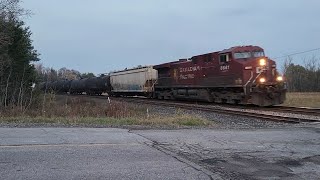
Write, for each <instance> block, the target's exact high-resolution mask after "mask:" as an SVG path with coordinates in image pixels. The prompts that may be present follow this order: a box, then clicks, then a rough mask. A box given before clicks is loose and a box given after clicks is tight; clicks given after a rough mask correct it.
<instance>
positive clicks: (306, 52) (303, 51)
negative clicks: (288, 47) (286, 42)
mask: <svg viewBox="0 0 320 180" xmlns="http://www.w3.org/2000/svg"><path fill="white" fill-rule="evenodd" d="M318 50H320V48H316V49H310V50H307V51H302V52H296V53H292V54H288V55H285V56H279V57H276V58H273V59H280V58H285V57H288V56H294V55H298V54H304V53H309V52H312V51H318Z"/></svg>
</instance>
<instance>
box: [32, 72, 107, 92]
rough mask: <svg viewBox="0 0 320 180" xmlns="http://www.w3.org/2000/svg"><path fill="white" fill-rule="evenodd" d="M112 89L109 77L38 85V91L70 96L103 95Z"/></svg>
mask: <svg viewBox="0 0 320 180" xmlns="http://www.w3.org/2000/svg"><path fill="white" fill-rule="evenodd" d="M110 88H111V86H110V77H109V76H101V77H93V78H85V79H80V80H59V81H54V82H42V83H40V84H39V85H38V89H40V90H41V91H47V92H55V93H70V94H83V93H86V94H88V95H101V94H102V93H105V92H110Z"/></svg>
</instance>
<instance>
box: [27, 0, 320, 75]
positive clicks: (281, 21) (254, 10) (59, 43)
mask: <svg viewBox="0 0 320 180" xmlns="http://www.w3.org/2000/svg"><path fill="white" fill-rule="evenodd" d="M24 6H25V7H26V8H29V9H30V10H32V11H33V12H34V13H35V15H34V16H32V17H31V18H29V19H27V24H28V25H30V27H31V30H32V31H33V39H34V44H35V47H36V48H37V49H38V50H39V51H40V53H41V54H42V56H41V58H42V62H43V63H44V64H45V65H47V66H53V67H55V68H59V67H63V66H66V67H68V68H75V69H79V70H80V71H83V72H86V71H92V72H95V73H101V72H107V71H110V70H115V69H122V68H125V67H131V66H136V65H139V64H142V65H144V64H157V63H162V62H167V61H171V60H176V59H178V58H183V57H190V56H192V55H196V54H201V53H206V52H210V51H216V50H222V49H224V48H228V47H230V46H235V45H245V44H255V45H260V46H262V47H263V48H265V50H266V52H267V53H268V55H269V56H271V57H275V56H279V55H283V54H284V53H287V52H296V51H300V50H307V49H312V48H315V47H319V37H320V31H319V29H320V24H319V23H316V22H317V21H316V18H317V17H320V11H319V8H318V7H320V1H317V0H309V1H303V0H291V1H289V0H283V1H277V0H269V1H256V0H243V1H238V0H228V1H218V0H203V1H195V0H184V1H182V0H177V1H169V0H162V1H156V0H136V1H131V0H122V1H104V0H94V1H84V0H69V1H62V0H56V1H49V0H44V1H38V0H28V1H25V3H24ZM279 63H281V61H280V60H279Z"/></svg>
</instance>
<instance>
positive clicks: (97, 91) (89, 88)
mask: <svg viewBox="0 0 320 180" xmlns="http://www.w3.org/2000/svg"><path fill="white" fill-rule="evenodd" d="M85 85H86V88H85V89H86V94H88V95H101V94H102V93H104V92H107V91H108V90H109V89H110V87H111V86H110V77H109V76H102V77H93V78H88V79H87V80H86V82H85Z"/></svg>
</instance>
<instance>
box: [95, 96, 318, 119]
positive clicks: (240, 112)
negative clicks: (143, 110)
mask: <svg viewBox="0 0 320 180" xmlns="http://www.w3.org/2000/svg"><path fill="white" fill-rule="evenodd" d="M98 97H99V98H106V97H104V96H98ZM111 99H117V100H124V101H127V102H133V103H141V104H150V105H159V106H167V107H175V108H182V109H188V110H198V111H206V112H214V113H222V114H227V115H233V116H243V117H250V118H256V119H264V120H268V121H275V122H285V123H303V122H305V123H311V122H312V123H320V120H319V119H320V118H319V119H312V118H298V117H293V116H283V115H275V114H265V113H258V112H248V111H245V110H244V109H243V108H232V109H226V108H225V107H223V106H212V105H210V106H208V104H207V103H200V104H196V103H186V102H184V101H180V102H176V101H163V100H161V101H160V100H154V99H144V98H114V97H112V98H111ZM286 108H287V109H290V110H292V111H293V110H294V109H296V110H300V111H301V112H302V111H303V112H307V111H308V110H309V109H307V108H302V109H300V108H290V107H289V108H288V107H286ZM271 109H272V110H273V108H271ZM271 109H270V110H269V111H271ZM280 109H281V111H284V110H285V107H280ZM249 110H250V108H249ZM314 112H315V113H318V111H317V110H314ZM308 113H313V112H311V111H308ZM312 115H315V114H312ZM317 115H318V116H320V114H317Z"/></svg>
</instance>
